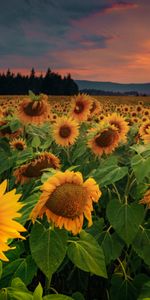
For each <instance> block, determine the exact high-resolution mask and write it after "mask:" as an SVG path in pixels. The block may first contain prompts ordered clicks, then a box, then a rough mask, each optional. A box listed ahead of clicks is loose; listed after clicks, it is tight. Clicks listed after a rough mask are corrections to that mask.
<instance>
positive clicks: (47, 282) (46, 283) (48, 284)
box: [45, 275, 52, 294]
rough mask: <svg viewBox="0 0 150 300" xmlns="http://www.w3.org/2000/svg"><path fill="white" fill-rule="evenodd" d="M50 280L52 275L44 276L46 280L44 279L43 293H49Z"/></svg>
mask: <svg viewBox="0 0 150 300" xmlns="http://www.w3.org/2000/svg"><path fill="white" fill-rule="evenodd" d="M51 280H52V275H50V276H49V278H47V277H46V280H45V293H46V294H49V293H50V290H51V287H50V285H51Z"/></svg>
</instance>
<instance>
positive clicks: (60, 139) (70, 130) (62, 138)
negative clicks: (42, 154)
mask: <svg viewBox="0 0 150 300" xmlns="http://www.w3.org/2000/svg"><path fill="white" fill-rule="evenodd" d="M52 131H53V133H52V135H53V138H54V140H55V143H56V144H58V145H60V146H63V147H68V146H70V145H73V144H74V143H75V140H76V138H77V137H78V135H79V124H78V123H77V122H76V121H75V120H73V119H72V118H69V117H66V116H65V117H60V118H57V122H56V123H55V124H54V125H53V130H52Z"/></svg>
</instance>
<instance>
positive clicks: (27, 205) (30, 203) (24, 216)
mask: <svg viewBox="0 0 150 300" xmlns="http://www.w3.org/2000/svg"><path fill="white" fill-rule="evenodd" d="M40 194H41V193H40V192H37V193H34V194H32V195H31V196H29V197H28V198H26V199H24V201H23V203H24V206H23V207H22V209H21V210H20V212H21V217H20V218H19V219H18V220H19V223H21V224H23V225H24V224H25V223H26V221H27V220H28V218H29V215H30V213H31V211H32V209H33V208H34V206H35V204H36V203H37V201H38V199H39V197H40Z"/></svg>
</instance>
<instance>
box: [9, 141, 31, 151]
mask: <svg viewBox="0 0 150 300" xmlns="http://www.w3.org/2000/svg"><path fill="white" fill-rule="evenodd" d="M9 144H10V147H11V148H12V149H13V150H18V151H23V150H24V149H25V148H26V147H27V146H26V143H25V141H24V140H23V139H22V138H18V139H14V140H12V141H11V142H10V143H9Z"/></svg>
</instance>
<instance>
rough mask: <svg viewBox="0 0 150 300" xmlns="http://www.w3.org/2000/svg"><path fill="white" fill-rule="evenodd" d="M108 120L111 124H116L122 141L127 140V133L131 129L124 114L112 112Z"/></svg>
mask: <svg viewBox="0 0 150 300" xmlns="http://www.w3.org/2000/svg"><path fill="white" fill-rule="evenodd" d="M106 121H107V122H108V123H109V124H110V125H114V126H115V127H116V129H117V130H118V133H119V137H120V141H122V142H125V141H126V135H127V133H128V131H129V126H128V122H126V120H125V119H124V118H123V117H122V116H120V115H118V114H116V113H112V114H111V115H109V116H108V117H106Z"/></svg>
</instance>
